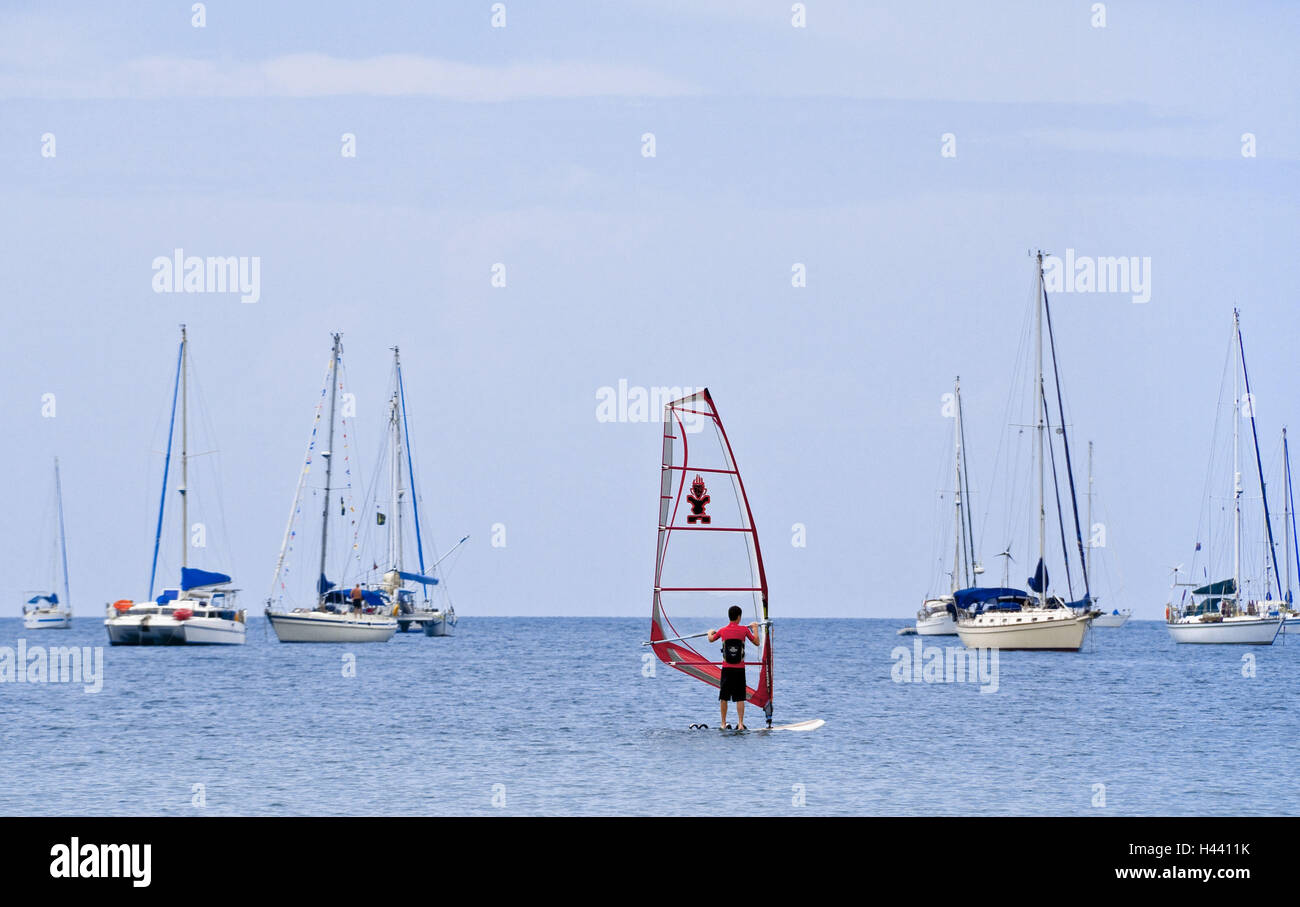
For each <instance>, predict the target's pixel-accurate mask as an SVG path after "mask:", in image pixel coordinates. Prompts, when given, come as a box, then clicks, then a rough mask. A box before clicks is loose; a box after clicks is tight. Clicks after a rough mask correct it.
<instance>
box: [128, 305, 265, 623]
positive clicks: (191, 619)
mask: <svg viewBox="0 0 1300 907" xmlns="http://www.w3.org/2000/svg"><path fill="white" fill-rule="evenodd" d="M188 366H189V340H188V337H187V335H186V331H185V325H181V344H180V350H179V351H178V352H177V354H176V381H175V384H174V385H173V387H172V406H171V418H170V421H169V423H168V428H167V454H166V459H165V460H164V462H163V480H162V495H161V499H160V500H159V502H158V528H157V529H156V530H155V532H154V542H153V563H152V565H151V566H150V568H149V596H148V598H147V599H146V600H144V601H134V600H132V599H129V598H124V599H119V600H118V601H115V602H113V604H112V605H110V606H109V607H108V617H107V618H106V619H105V621H104V628H105V629H106V630H107V631H108V641H109V642H110V643H111V644H112V645H115V646H175V645H242V644H243V643H244V638H245V636H246V631H247V625H246V623H245V621H244V612H243V611H242V610H240V609H239V608H238V607H237V605H236V598H237V595H238V591H239V590H237V589H232V588H230V583H231V579H230V577H229V576H228V575H227V574H225V573H218V572H216V571H214V570H203V569H198V568H195V567H191V566H190V565H189V556H190V548H191V539H190V519H189V512H190V495H189V460H190V453H189V367H188ZM178 399H179V401H180V411H181V416H180V428H181V431H180V453H179V456H178V457H177V462H178V465H179V467H180V484H179V486H178V487H177V488H176V494H177V495H179V497H180V505H181V519H180V531H181V546H180V554H181V581H180V585H179V586H176V587H171V588H164V589H163V590H162V591H161V593H160V594H159V595H158V596H157V597H155V596H154V588H155V587H154V583H155V582H156V581H157V578H158V551H159V547H160V544H161V542H162V528H163V516H164V514H165V513H166V510H167V480H168V473H169V471H170V468H171V461H172V440H173V434H174V432H175V428H176V404H177V400H178Z"/></svg>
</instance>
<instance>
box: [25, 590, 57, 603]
mask: <svg viewBox="0 0 1300 907" xmlns="http://www.w3.org/2000/svg"><path fill="white" fill-rule="evenodd" d="M39 602H49V603H50V604H51V605H57V604H58V603H59V597H58V596H57V595H55V594H54V593H53V592H51V593H50V594H49V595H33V596H32V597H31V598H29V599H27V604H29V605H35V604H37V603H39Z"/></svg>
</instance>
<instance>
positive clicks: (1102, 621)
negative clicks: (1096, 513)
mask: <svg viewBox="0 0 1300 907" xmlns="http://www.w3.org/2000/svg"><path fill="white" fill-rule="evenodd" d="M1093 482H1094V479H1093V474H1092V442H1091V441H1089V442H1088V522H1087V523H1086V524H1085V525H1086V526H1087V527H1088V541H1087V542H1086V544H1085V547H1086V548H1087V551H1088V557H1087V558H1086V559H1085V560H1084V562H1083V569H1084V572H1085V573H1087V574H1088V576H1089V577H1090V578H1091V577H1092V575H1093V574H1092V571H1093V568H1094V565H1095V563H1096V557H1097V556H1096V554H1094V552H1095V551H1096V550H1097V546H1095V545H1093V543H1092V527H1093V522H1092V486H1093ZM1091 588H1092V586H1091V584H1089V590H1091ZM1100 601H1101V596H1099V595H1093V596H1092V601H1091V602H1090V603H1089V605H1090V607H1092V608H1096V606H1097V604H1098V603H1099V602H1100ZM1132 616H1133V610H1132V609H1131V608H1125V609H1123V610H1122V611H1121V610H1120V609H1119V608H1112V609H1111V610H1110V613H1109V614H1108V613H1106V612H1104V611H1103V612H1101V613H1099V614H1097V616H1096V617H1094V618H1093V619H1092V625H1093V626H1094V627H1122V626H1124V625H1125V624H1126V623H1128V619H1129V618H1130V617H1132Z"/></svg>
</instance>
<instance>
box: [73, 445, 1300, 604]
mask: <svg viewBox="0 0 1300 907" xmlns="http://www.w3.org/2000/svg"><path fill="white" fill-rule="evenodd" d="M54 499H55V501H56V502H57V503H58V507H59V554H60V556H61V557H62V559H63V607H65V608H68V609H71V608H72V595H71V593H70V592H69V591H68V536H67V534H66V532H65V531H64V526H63V483H62V482H61V481H60V480H59V458H58V457H55V458H54ZM1287 588H1288V589H1289V588H1291V586H1290V583H1288V584H1287Z"/></svg>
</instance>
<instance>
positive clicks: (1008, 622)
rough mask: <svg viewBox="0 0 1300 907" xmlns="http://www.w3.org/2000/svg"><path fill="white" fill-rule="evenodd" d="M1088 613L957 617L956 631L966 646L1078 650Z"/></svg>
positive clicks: (977, 647)
mask: <svg viewBox="0 0 1300 907" xmlns="http://www.w3.org/2000/svg"><path fill="white" fill-rule="evenodd" d="M981 617H982V616H981ZM1091 620H1092V619H1091V618H1090V617H1088V616H1086V615H1085V616H1077V615H1071V616H1069V617H1057V616H1055V615H1051V616H1042V615H1040V614H1035V613H1034V612H1032V611H1024V612H1013V613H1011V614H1009V615H998V616H997V617H996V618H990V619H988V621H987V622H985V621H982V620H981V618H976V619H974V620H967V621H959V622H958V623H957V635H958V636H959V637H960V638H961V644H962V645H963V646H965V647H966V648H968V649H1002V650H1010V651H1015V650H1040V651H1049V652H1077V651H1079V647H1080V646H1082V645H1083V640H1084V637H1085V636H1087V634H1088V624H1089V623H1090V622H1091Z"/></svg>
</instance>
